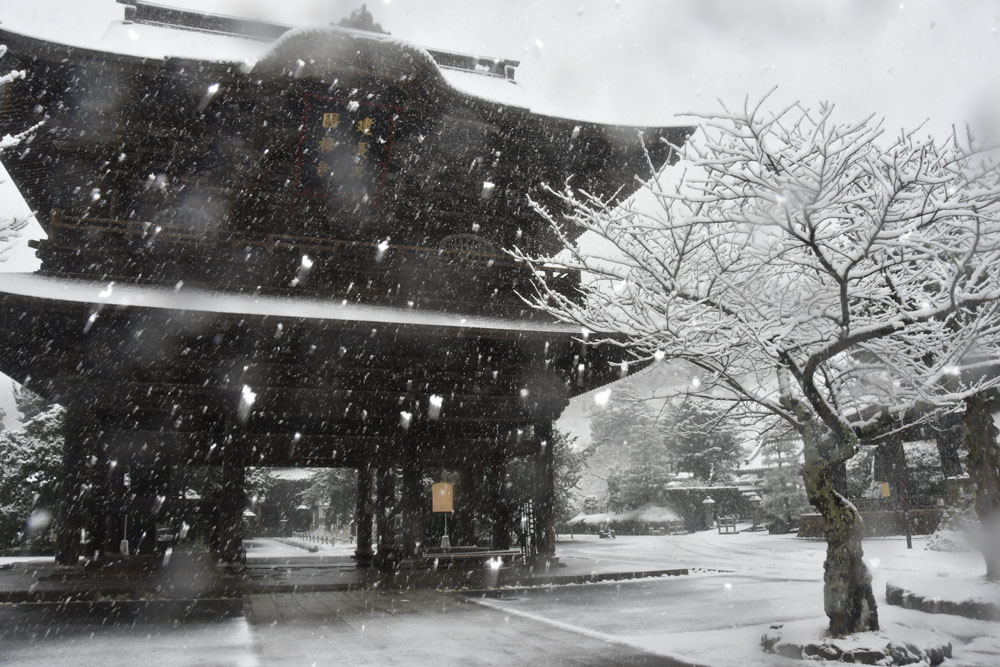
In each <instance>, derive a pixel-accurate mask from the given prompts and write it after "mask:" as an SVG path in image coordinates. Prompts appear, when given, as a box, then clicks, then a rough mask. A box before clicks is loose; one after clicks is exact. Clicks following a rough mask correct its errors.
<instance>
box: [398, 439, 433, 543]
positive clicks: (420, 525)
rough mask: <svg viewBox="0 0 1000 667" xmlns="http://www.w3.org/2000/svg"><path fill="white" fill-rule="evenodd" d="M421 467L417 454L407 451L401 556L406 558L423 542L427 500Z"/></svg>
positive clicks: (404, 467) (404, 466) (410, 450)
mask: <svg viewBox="0 0 1000 667" xmlns="http://www.w3.org/2000/svg"><path fill="white" fill-rule="evenodd" d="M411 444H415V443H411ZM422 476H423V467H422V466H421V464H420V458H419V454H418V452H416V451H413V450H412V449H407V451H406V454H405V460H404V463H403V499H402V500H403V503H402V504H403V507H402V510H403V554H404V555H405V556H407V557H413V556H415V555H417V552H418V551H419V549H420V545H421V543H422V542H423V540H424V512H423V510H424V506H425V505H426V504H427V501H428V499H427V498H424V497H423V496H424V494H423V489H421V485H420V480H421V478H422Z"/></svg>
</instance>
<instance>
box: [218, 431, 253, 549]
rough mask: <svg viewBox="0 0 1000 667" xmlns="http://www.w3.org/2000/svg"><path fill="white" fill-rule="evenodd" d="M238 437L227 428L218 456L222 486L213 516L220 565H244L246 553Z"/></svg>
mask: <svg viewBox="0 0 1000 667" xmlns="http://www.w3.org/2000/svg"><path fill="white" fill-rule="evenodd" d="M238 436H239V432H238V430H237V429H229V433H228V434H227V435H226V439H225V441H224V444H223V446H222V451H221V452H220V453H219V454H220V457H221V459H222V461H221V467H222V485H221V489H220V496H219V504H218V511H217V512H216V517H215V520H216V532H217V534H218V544H217V547H216V556H217V557H218V559H219V561H221V562H222V563H223V564H226V565H234V566H239V565H242V564H244V563H245V562H246V551H245V550H244V549H243V509H244V507H245V506H246V468H245V467H244V461H243V456H242V451H241V449H242V448H241V447H240V438H239V437H238Z"/></svg>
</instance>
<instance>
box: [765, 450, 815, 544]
mask: <svg viewBox="0 0 1000 667" xmlns="http://www.w3.org/2000/svg"><path fill="white" fill-rule="evenodd" d="M801 451H802V445H801V443H800V442H799V441H798V440H797V439H795V438H791V437H780V438H775V439H774V440H772V441H770V442H769V443H767V444H766V445H764V462H765V463H766V464H767V465H768V468H767V470H766V471H765V472H764V484H763V490H762V491H761V506H762V508H763V509H764V513H765V514H766V515H767V516H770V517H776V518H780V519H782V520H784V521H785V522H786V525H787V524H788V523H790V522H791V521H793V520H794V519H795V518H796V517H798V516H799V515H800V514H802V513H803V512H806V511H809V507H810V506H809V499H808V498H807V497H806V489H805V484H804V483H803V481H802V462H801V461H800V453H801Z"/></svg>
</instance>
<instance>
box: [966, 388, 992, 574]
mask: <svg viewBox="0 0 1000 667" xmlns="http://www.w3.org/2000/svg"><path fill="white" fill-rule="evenodd" d="M998 410H1000V396H998V395H997V394H996V393H992V392H991V393H989V394H985V393H984V394H976V395H974V396H971V397H969V398H967V399H966V400H965V445H966V447H967V448H968V450H969V456H968V458H967V459H966V463H967V467H968V469H969V477H970V478H971V479H972V482H973V484H975V486H976V514H977V515H978V516H979V521H980V523H981V524H982V531H983V532H982V540H981V545H982V546H981V547H980V548H981V550H982V552H983V558H984V559H985V560H986V577H987V578H988V579H990V580H992V581H1000V446H998V444H997V435H998V434H1000V429H997V426H996V424H995V423H994V421H993V413H994V412H997V411H998Z"/></svg>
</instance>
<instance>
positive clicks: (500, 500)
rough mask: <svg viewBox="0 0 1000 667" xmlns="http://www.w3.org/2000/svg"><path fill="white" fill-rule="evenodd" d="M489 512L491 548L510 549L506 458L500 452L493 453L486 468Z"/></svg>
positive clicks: (510, 525) (510, 517)
mask: <svg viewBox="0 0 1000 667" xmlns="http://www.w3.org/2000/svg"><path fill="white" fill-rule="evenodd" d="M487 482H488V485H489V487H488V488H489V513H490V521H491V524H492V528H493V548H494V549H510V544H511V541H510V532H511V530H513V527H514V524H513V518H512V516H511V507H510V497H509V496H510V492H509V490H508V488H507V483H508V480H507V460H506V458H504V455H503V454H502V453H498V454H496V455H494V457H493V459H492V460H491V461H490V465H489V468H488V470H487Z"/></svg>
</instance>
